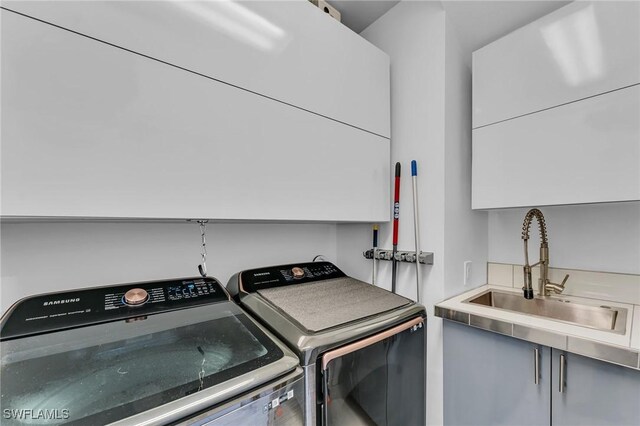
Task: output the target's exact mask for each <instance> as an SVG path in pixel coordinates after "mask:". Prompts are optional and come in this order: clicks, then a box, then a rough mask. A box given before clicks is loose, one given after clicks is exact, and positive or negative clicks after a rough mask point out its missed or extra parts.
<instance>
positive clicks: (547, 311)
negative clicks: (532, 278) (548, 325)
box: [464, 290, 627, 334]
mask: <svg viewBox="0 0 640 426" xmlns="http://www.w3.org/2000/svg"><path fill="white" fill-rule="evenodd" d="M464 303H472V304H474V305H483V306H488V307H491V308H496V309H503V310H506V311H511V312H517V313H520V314H527V315H533V316H536V317H540V318H547V319H552V320H556V321H562V322H566V323H570V324H575V325H580V326H582V327H589V328H593V329H596V330H603V331H610V332H614V333H619V334H624V333H625V329H626V324H627V309H625V308H612V307H610V306H591V305H583V304H580V303H575V302H572V301H568V300H563V299H555V298H546V297H545V298H543V297H535V298H534V299H530V300H527V299H525V298H524V297H523V296H522V295H517V294H514V293H507V292H502V291H496V290H488V291H485V292H484V293H482V294H479V295H477V296H474V297H472V298H470V299H467V300H465V301H464Z"/></svg>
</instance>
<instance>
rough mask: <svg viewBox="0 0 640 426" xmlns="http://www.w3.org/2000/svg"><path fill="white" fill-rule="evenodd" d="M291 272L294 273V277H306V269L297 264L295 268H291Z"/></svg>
mask: <svg viewBox="0 0 640 426" xmlns="http://www.w3.org/2000/svg"><path fill="white" fill-rule="evenodd" d="M291 274H292V275H293V278H295V279H300V278H302V277H304V269H302V268H299V267H297V266H296V267H295V268H292V269H291Z"/></svg>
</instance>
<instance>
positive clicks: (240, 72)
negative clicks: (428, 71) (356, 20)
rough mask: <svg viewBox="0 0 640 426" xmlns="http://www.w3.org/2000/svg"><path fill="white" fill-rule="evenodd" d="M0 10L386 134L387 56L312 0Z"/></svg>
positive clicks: (67, 4) (64, 4) (26, 5)
mask: <svg viewBox="0 0 640 426" xmlns="http://www.w3.org/2000/svg"><path fill="white" fill-rule="evenodd" d="M2 5H3V7H5V8H8V9H10V10H13V11H17V12H20V13H24V14H26V15H28V16H31V17H34V18H38V19H41V20H43V21H45V22H49V23H52V24H55V25H58V26H60V27H62V28H65V29H68V30H71V31H75V32H78V33H80V34H83V35H85V36H89V37H94V38H96V39H98V40H101V41H104V42H107V43H111V44H113V45H115V46H119V47H122V48H124V49H128V50H131V51H134V52H137V53H140V54H142V55H147V56H149V57H152V58H154V59H157V60H160V61H164V62H166V63H168V64H172V65H175V66H177V67H181V68H184V69H185V70H189V71H192V72H195V73H199V74H202V75H204V76H207V77H211V78H213V79H217V80H220V81H223V82H225V83H228V84H231V85H235V86H237V87H240V88H243V89H246V90H249V91H252V92H255V93H257V94H260V95H263V96H267V97H270V98H273V99H276V100H278V101H281V102H284V103H288V104H292V105H295V106H297V107H299V108H302V109H306V110H308V111H312V112H314V113H316V114H320V115H322V116H325V117H328V118H330V119H333V120H336V121H339V122H342V123H346V124H348V125H350V126H354V127H357V128H360V129H364V130H367V131H369V132H372V133H375V134H377V135H380V136H383V137H386V138H388V137H390V122H389V105H390V103H389V99H390V98H389V96H390V95H389V57H388V55H387V54H386V53H384V52H382V51H381V50H379V49H378V48H377V47H375V46H373V45H372V44H370V43H369V42H368V41H366V40H365V39H363V38H362V37H360V36H359V35H358V34H356V33H354V32H353V31H351V30H350V29H349V28H347V27H345V26H344V25H342V24H341V23H339V22H337V21H336V20H335V19H333V18H331V17H329V16H327V15H326V14H325V13H324V12H322V11H321V10H320V9H318V8H317V7H315V6H314V5H312V4H311V3H310V2H308V1H307V0H291V1H219V0H209V1H178V0H175V1H4V2H3V3H2Z"/></svg>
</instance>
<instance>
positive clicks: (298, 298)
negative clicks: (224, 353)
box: [227, 262, 426, 426]
mask: <svg viewBox="0 0 640 426" xmlns="http://www.w3.org/2000/svg"><path fill="white" fill-rule="evenodd" d="M227 289H228V290H229V292H230V293H231V294H232V295H233V297H234V298H235V299H236V301H237V302H238V303H240V305H241V306H242V307H243V308H244V309H245V310H247V311H248V312H250V313H251V314H252V315H253V316H254V317H255V318H257V319H258V320H259V321H260V322H261V323H262V324H264V325H265V326H266V327H267V328H269V329H270V330H271V331H272V332H273V333H275V334H276V335H277V336H278V337H279V338H280V339H281V340H282V341H283V342H285V343H286V344H287V345H288V346H289V348H291V349H292V350H293V351H294V352H295V353H296V354H297V355H298V357H299V359H300V362H301V364H302V367H303V368H304V374H305V379H304V389H305V424H306V425H308V426H314V425H316V424H317V425H402V426H405V425H424V424H425V418H426V401H425V393H426V391H425V387H426V381H425V375H426V374H425V369H426V365H425V361H426V353H425V351H426V339H425V334H426V333H425V318H426V312H425V309H424V307H423V306H421V305H419V304H417V303H415V302H413V301H412V300H409V299H406V298H404V297H402V296H399V295H397V294H394V293H391V292H389V291H386V290H384V289H381V288H379V287H376V286H373V285H371V284H367V283H365V282H362V281H359V280H356V279H354V278H350V277H348V276H346V275H345V274H344V273H343V272H342V271H341V270H340V269H338V268H337V267H336V266H335V265H333V264H331V263H329V262H314V263H301V264H290V265H280V266H271V267H265V268H258V269H252V270H247V271H243V272H240V273H238V274H236V275H234V276H233V277H232V278H231V279H230V281H229V283H228V285H227Z"/></svg>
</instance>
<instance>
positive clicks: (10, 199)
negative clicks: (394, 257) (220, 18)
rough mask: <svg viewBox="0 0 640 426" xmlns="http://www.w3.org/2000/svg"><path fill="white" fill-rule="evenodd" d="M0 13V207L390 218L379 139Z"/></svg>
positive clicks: (34, 211) (12, 212)
mask: <svg viewBox="0 0 640 426" xmlns="http://www.w3.org/2000/svg"><path fill="white" fill-rule="evenodd" d="M1 15H2V170H1V174H2V176H1V178H2V215H3V216H5V217H6V216H21V217H23V216H47V217H49V216H55V217H118V218H120V217H122V218H214V219H251V220H253V219H259V220H328V221H334V220H335V221H385V220H388V218H389V209H388V206H389V203H388V201H389V140H388V139H386V138H383V137H380V136H376V135H373V134H371V133H369V132H365V131H361V130H358V129H355V128H354V127H352V126H347V125H344V124H341V123H338V122H336V121H334V120H329V119H326V118H323V117H320V116H318V115H317V114H312V113H308V112H305V111H303V110H301V109H299V108H294V107H291V106H288V105H285V104H282V103H280V102H275V101H272V100H270V99H267V98H265V97H262V96H257V95H255V94H252V93H249V92H247V91H244V90H238V89H236V88H233V87H231V86H229V85H227V84H222V83H219V82H217V81H214V80H211V79H208V78H205V77H203V76H199V75H196V74H193V73H189V72H185V71H183V70H180V69H177V68H175V67H172V66H168V65H166V64H163V63H160V62H158V61H155V60H151V59H148V58H144V57H142V56H140V55H136V54H132V53H130V52H127V51H125V50H122V49H119V48H116V47H113V46H109V45H106V44H104V43H101V42H98V41H95V40H92V39H89V38H86V37H82V36H78V35H76V34H73V33H71V32H69V31H66V30H63V29H60V28H56V27H53V26H51V25H47V24H44V23H41V22H38V21H35V20H33V19H30V18H26V17H24V16H20V15H17V14H15V13H12V12H7V11H4V10H3V11H2V13H1Z"/></svg>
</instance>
